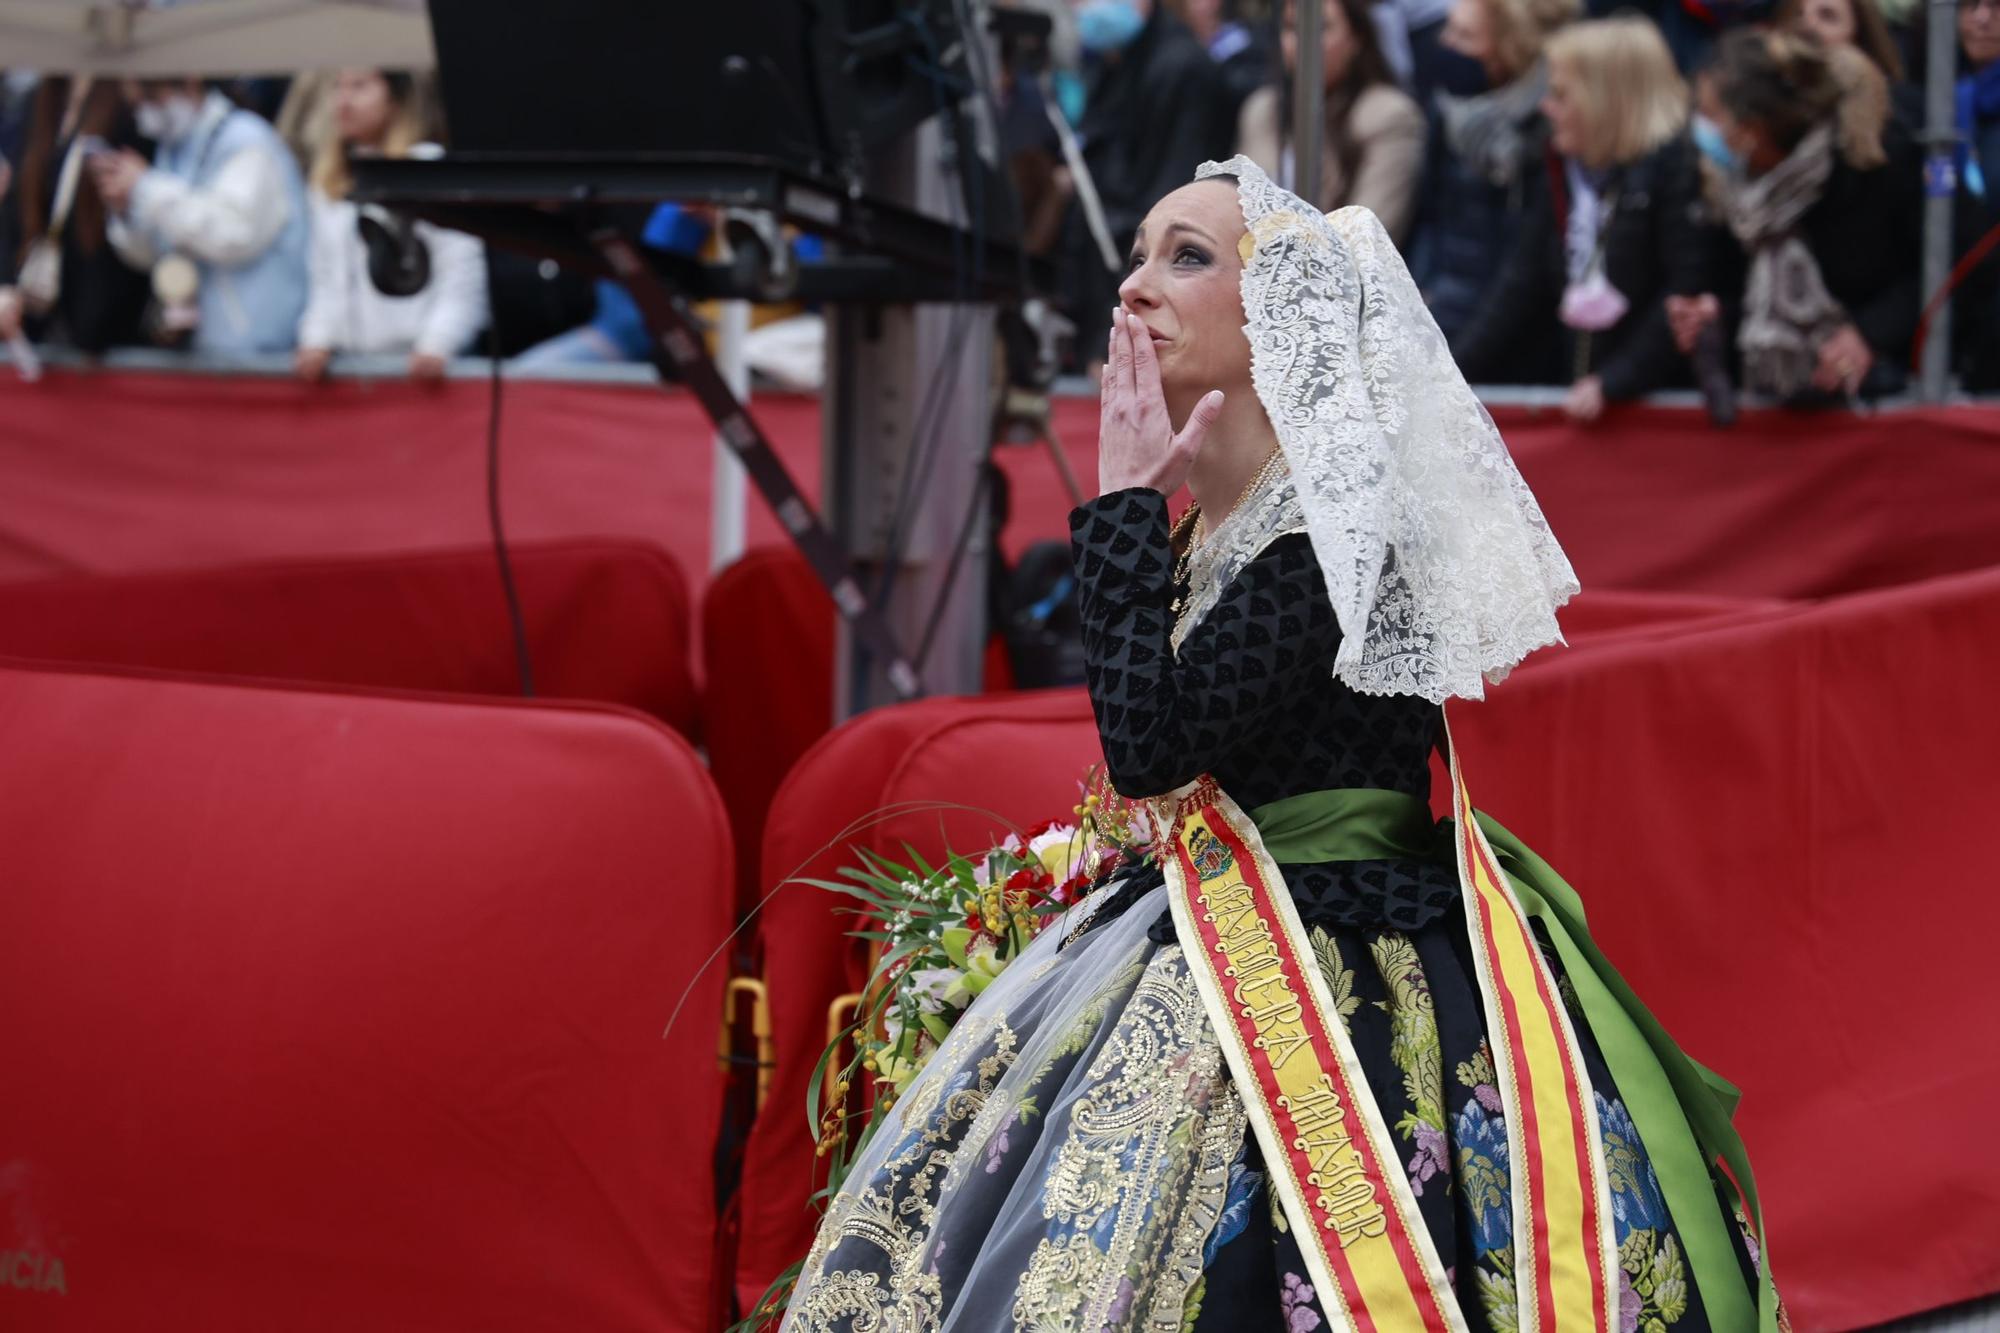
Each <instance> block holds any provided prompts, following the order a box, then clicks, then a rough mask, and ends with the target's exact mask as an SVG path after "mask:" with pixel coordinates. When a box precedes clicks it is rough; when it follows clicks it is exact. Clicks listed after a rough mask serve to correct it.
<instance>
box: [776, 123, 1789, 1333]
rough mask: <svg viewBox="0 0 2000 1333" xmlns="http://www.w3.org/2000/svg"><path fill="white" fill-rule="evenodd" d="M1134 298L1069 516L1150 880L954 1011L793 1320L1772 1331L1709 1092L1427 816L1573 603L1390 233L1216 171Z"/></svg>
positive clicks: (1042, 1326) (860, 1168)
mask: <svg viewBox="0 0 2000 1333" xmlns="http://www.w3.org/2000/svg"><path fill="white" fill-rule="evenodd" d="M1120 298H1121V303H1120V307H1119V309H1118V311H1117V312H1116V314H1115V317H1114V321H1113V330H1112V334H1111V342H1110V348H1109V358H1108V364H1107V369H1106V372H1105V384H1104V398H1103V430H1102V442H1101V450H1102V452H1101V462H1100V470H1101V483H1102V490H1103V494H1102V495H1101V496H1100V497H1099V498H1098V499H1097V500H1095V501H1094V502H1092V503H1090V504H1087V505H1084V506H1083V507H1081V508H1079V509H1078V510H1077V511H1076V512H1075V513H1074V514H1073V515H1072V516H1071V530H1072V533H1073V538H1074V547H1075V556H1076V567H1077V574H1078V578H1079V579H1080V580H1081V583H1082V588H1083V597H1082V609H1083V619H1084V636H1085V649H1086V652H1087V655H1088V662H1089V679H1090V693H1091V699H1092V703H1093V705H1094V707H1095V710H1096V716H1097V722H1098V728H1099V731H1100V732H1101V734H1102V739H1103V743H1104V758H1105V762H1106V766H1107V769H1108V772H1109V775H1110V777H1111V779H1112V781H1113V783H1114V784H1115V785H1116V786H1117V788H1118V790H1119V791H1120V792H1121V793H1123V794H1124V795H1126V796H1128V797H1143V798H1157V799H1155V800H1154V802H1153V806H1152V808H1153V809H1154V810H1155V811H1156V812H1157V814H1158V818H1159V822H1160V827H1161V829H1162V830H1163V833H1164V834H1165V836H1164V837H1163V839H1162V842H1161V851H1160V854H1159V855H1158V857H1157V859H1156V863H1148V864H1145V865H1141V866H1138V867H1136V868H1128V869H1127V870H1125V871H1123V872H1116V873H1114V874H1113V876H1112V877H1111V878H1110V879H1109V881H1108V882H1107V883H1105V884H1102V885H1100V886H1099V887H1098V888H1097V889H1096V890H1095V891H1094V892H1093V893H1092V894H1091V895H1090V896H1089V897H1087V898H1086V899H1085V900H1084V901H1083V902H1082V903H1081V904H1080V905H1079V906H1077V907H1075V908H1073V909H1071V911H1070V912H1069V914H1068V915H1066V916H1065V917H1064V918H1061V919H1059V920H1058V921H1056V922H1055V923H1054V924H1053V925H1051V926H1050V927H1049V928H1048V929H1047V930H1045V931H1044V932H1043V933H1042V934H1041V935H1040V936H1039V937H1038V938H1037V939H1036V940H1035V941H1034V943H1033V944H1032V945H1031V946H1030V947H1029V948H1028V949H1027V951H1026V952H1025V953H1023V954H1022V956H1021V957H1020V958H1019V959H1017V960H1016V961H1015V962H1014V963H1013V964H1012V965H1011V966H1010V967H1009V968H1008V969H1007V970H1006V971H1005V972H1004V973H1002V974H1001V976H1000V977H999V978H998V979H997V980H996V981H995V982H993V983H992V984H991V985H990V986H989V987H988V988H987V989H986V990H985V991H983V992H982V993H981V994H980V996H979V997H978V999H977V1000H976V1001H974V1003H973V1004H972V1005H971V1007H970V1008H969V1009H968V1010H967V1011H966V1012H965V1014H964V1015H963V1016H962V1017H961V1018H960V1020H959V1022H958V1024H957V1026H956V1027H955V1028H954V1029H953V1030H952V1032H951V1034H950V1036H949V1038H948V1039H947V1040H946V1041H945V1042H944V1043H943V1044H942V1045H941V1047H940V1048H939V1049H938V1051H937V1052H936V1053H935V1054H934V1055H933V1056H932V1058H931V1060H930V1062H929V1064H928V1065H927V1066H926V1067H925V1069H924V1070H923V1072H922V1073H921V1074H920V1075H919V1076H918V1077H917V1079H916V1082H915V1083H914V1084H913V1085H912V1086H911V1087H910V1089H909V1091H908V1093H907V1094H906V1095H905V1096H904V1097H903V1098H902V1099H901V1100H900V1101H899V1102H897V1104H896V1105H895V1106H894V1107H893V1108H891V1109H890V1110H889V1111H888V1112H887V1113H886V1114H885V1115H884V1116H883V1118H882V1119H881V1121H880V1123H879V1124H878V1125H877V1126H876V1127H875V1132H874V1134H873V1135H872V1137H871V1138H870V1139H869V1140H868V1142H867V1143H866V1145H865V1146H864V1147H863V1148H862V1149H861V1150H860V1152H859V1154H858V1155H857V1157H856V1159H855V1161H854V1163H853V1166H852V1169H851V1170H850V1172H849V1173H848V1175H847V1177H846V1180H845V1183H844V1185H843V1186H842V1188H841V1189H840V1190H839V1191H838V1193H837V1194H836V1195H835V1197H834V1198H833V1200H832V1202H831V1204H830V1206H829V1209H828V1213H827V1216H826V1219H825V1222H824V1224H823V1226H822V1227H821V1230H820V1233H819V1237H818V1239H817V1241H816V1242H815V1244H814V1246H813V1249H812V1251H811V1254H810V1255H809V1256H808V1258H807V1260H806V1262H805V1265H804V1268H803V1270H802V1273H801V1276H800V1278H799V1280H798V1283H797V1286H796V1288H795V1291H794V1294H793V1297H792V1301H791V1306H790V1309H789V1312H788V1314H787V1316H786V1325H785V1327H786V1328H787V1329H788V1330H799V1331H800V1333H835V1331H838V1333H901V1331H907V1333H930V1331H931V1330H966V1331H968V1333H970V1331H971V1330H982V1331H983V1330H1014V1329H1022V1330H1058V1329H1060V1330H1077V1331H1079V1333H1100V1330H1125V1329H1148V1330H1161V1331H1162V1333H1177V1331H1178V1330H1182V1329H1192V1330H1196V1333H1204V1331H1205V1330H1211V1329H1212V1330H1230V1331H1231V1333H1235V1331H1237V1330H1255V1329H1271V1330H1282V1331H1283V1333H1314V1330H1319V1329H1322V1328H1325V1329H1329V1330H1338V1329H1356V1330H1382V1331H1383V1333H1405V1331H1410V1333H1414V1331H1415V1330H1427V1329H1437V1330H1471V1329H1482V1330H1483V1329H1491V1330H1496V1331H1499V1333H1513V1330H1528V1329H1539V1330H1543V1331H1544V1333H1552V1331H1553V1330H1560V1329H1571V1328H1574V1329H1578V1330H1582V1329H1601V1330H1624V1331H1625V1333H1631V1330H1637V1329H1645V1330H1649V1331H1651V1333H1666V1331H1667V1330H1672V1331H1673V1333H1693V1331H1694V1330H1697V1329H1727V1330H1739V1329H1740V1330H1750V1329H1755V1328H1760V1327H1761V1328H1764V1329H1774V1328H1776V1327H1778V1326H1779V1324H1780V1320H1781V1315H1780V1313H1779V1311H1778V1307H1777V1302H1776V1298H1775V1295H1774V1294H1773V1293H1772V1291H1771V1288H1770V1284H1769V1282H1768V1280H1766V1279H1764V1278H1763V1277H1762V1276H1761V1273H1760V1272H1759V1268H1758V1265H1757V1263H1756V1261H1755V1260H1754V1259H1753V1258H1752V1257H1751V1256H1752V1254H1753V1253H1754V1243H1752V1242H1750V1241H1749V1240H1748V1239H1747V1235H1746V1231H1745V1229H1744V1228H1743V1227H1742V1226H1741V1225H1740V1222H1741V1218H1742V1213H1741V1211H1740V1210H1739V1209H1738V1208H1737V1207H1736V1206H1735V1203H1734V1200H1735V1197H1736V1196H1735V1195H1734V1194H1733V1193H1732V1192H1729V1191H1728V1190H1726V1189H1725V1187H1724V1186H1723V1185H1722V1184H1721V1183H1720V1181H1721V1180H1722V1177H1721V1176H1720V1175H1719V1174H1718V1173H1716V1172H1715V1170H1714V1164H1715V1162H1716V1161H1717V1160H1718V1159H1719V1158H1720V1159H1721V1160H1724V1161H1726V1162H1727V1163H1728V1165H1729V1167H1730V1169H1731V1174H1732V1175H1734V1177H1735V1178H1736V1180H1737V1181H1738V1182H1741V1183H1742V1184H1743V1185H1744V1186H1745V1187H1746V1190H1745V1193H1746V1195H1747V1197H1748V1199H1749V1202H1750V1209H1749V1211H1750V1213H1752V1214H1753V1215H1754V1213H1755V1195H1754V1187H1753V1186H1750V1184H1749V1171H1748V1165H1747V1163H1745V1162H1744V1161H1743V1160H1742V1153H1741V1145H1740V1143H1738V1142H1737V1141H1736V1139H1735V1136H1734V1134H1733V1133H1732V1132H1731V1131H1730V1129H1729V1125H1728V1115H1727V1110H1726V1108H1725V1096H1726V1094H1725V1093H1723V1092H1722V1091H1721V1090H1720V1089H1719V1085H1716V1084H1714V1083H1712V1082H1711V1081H1710V1080H1709V1079H1708V1078H1707V1076H1705V1075H1704V1074H1703V1073H1702V1072H1701V1071H1700V1070H1699V1069H1698V1067H1696V1066H1694V1065H1692V1063H1691V1062H1689V1061H1688V1060H1687V1058H1686V1057H1685V1056H1683V1055H1681V1054H1680V1052H1679V1051H1678V1050H1677V1049H1676V1048H1675V1047H1674V1046H1673V1044H1672V1042H1671V1041H1670V1040H1669V1039H1668V1038H1667V1037H1666V1034H1665V1033H1664V1032H1662V1031H1660V1029H1659V1026H1658V1024H1657V1023H1655V1022H1654V1021H1653V1020H1652V1019H1651V1017H1650V1015H1648V1014H1647V1013H1646V1011H1645V1010H1644V1008H1643V1006H1641V1005H1640V1004H1639V1003H1638V1001H1637V1000H1636V999H1635V998H1634V997H1632V995H1631V992H1630V991H1629V989H1627V988H1625V986H1624V984H1623V982H1622V981H1620V980H1619V979H1618V977H1617V974H1616V973H1615V972H1614V971H1612V970H1611V968H1610V967H1609V965H1608V964H1606V963H1605V962H1604V960H1603V958H1602V956H1601V955H1600V954H1599V953H1598V952H1597V950H1596V949H1595V947H1594V946H1593V945H1592V944H1591V943H1590V939H1589V935H1588V933H1587V931H1586V930H1585V928H1584V925H1583V918H1582V913H1581V909H1580V908H1579V907H1578V905H1577V903H1576V900H1575V896H1574V894H1573V893H1571V892H1570V890H1569V889H1568V888H1567V886H1565V885H1563V884H1562V882H1561V880H1560V879H1558V878H1556V876H1555V875H1554V874H1553V872H1551V871H1550V870H1549V869H1548V867H1547V866H1546V865H1545V864H1543V863H1542V862H1541V861H1540V860H1539V859H1537V858H1536V857H1535V856H1534V854H1533V853H1532V852H1530V851H1528V850H1527V849H1526V848H1525V847H1522V846H1521V845H1520V844H1519V843H1518V842H1517V841H1515V840H1514V839H1512V838H1511V837H1510V836H1508V835H1507V834H1506V832H1505V830H1504V829H1501V828H1500V827H1499V826H1498V825H1497V824H1494V823H1492V822H1491V821H1490V820H1488V819H1486V818H1485V817H1484V816H1472V813H1471V807H1470V805H1469V803H1467V801H1466V800H1465V797H1464V788H1463V784H1462V783H1461V782H1458V781H1457V779H1456V774H1457V770H1456V768H1455V767H1454V768H1453V770H1452V771H1453V774H1454V793H1453V807H1454V809H1455V811H1456V812H1457V815H1458V818H1456V819H1455V820H1453V821H1447V822H1445V823H1443V824H1438V823H1435V822H1434V821H1433V819H1432V817H1431V814H1430V811H1429V796H1430V777H1429V760H1430V755H1431V752H1432V750H1433V748H1434V746H1436V745H1438V744H1439V743H1440V742H1441V740H1443V739H1444V717H1443V711H1442V706H1443V703H1444V701H1445V700H1446V699H1447V698H1449V697H1451V696H1460V697H1472V698H1477V697H1479V696H1480V694H1481V692H1482V682H1484V681H1488V680H1494V679H1497V678H1498V677H1499V676H1500V675H1501V674H1503V673H1504V672H1505V671H1506V670H1507V669H1508V668H1510V667H1511V666H1513V665H1514V664H1515V663H1516V662H1518V661H1519V660H1520V659H1521V658H1522V657H1523V656H1525V655H1526V654H1527V653H1529V652H1531V651H1532V650H1534V649H1535V648H1537V647H1540V646H1542V645H1543V644H1546V643H1551V642H1554V641H1556V640H1557V638H1558V631H1557V626H1556V619H1555V611H1556V608H1557V607H1558V606H1559V605H1560V604H1561V603H1562V602H1564V601H1565V600H1566V599H1567V598H1568V597H1569V596H1570V595H1571V594H1572V593H1573V592H1574V591H1575V588H1576V584H1575V580H1574V578H1573V576H1572V574H1571V572H1570V568H1569V564H1568V562H1567V561H1566V560H1565V559H1564V557H1563V554H1562V552H1561V549H1560V548H1559V547H1558V546H1557V544H1556V542H1555V540H1554V538H1553V537H1552V536H1551V535H1550V533H1549V530H1548V528H1547V526H1546V524H1545V523H1544V522H1543V519H1542V516H1541V514H1540V511H1539V510H1538V509H1537V507H1536V505H1535V502H1534V499H1533V497H1532V496H1531V495H1530V494H1529V493H1528V490H1527V488H1526V486H1525V485H1524V484H1523V483H1522V481H1521V479H1520V476H1519V475H1518V474H1517V473H1516V472H1515V470H1514V467H1513V464H1512V462H1511V461H1510V460H1509V459H1508V457H1507V454H1506V450H1505V447H1504V446H1503V445H1502V443H1501V441H1500V439H1499V436H1498V434H1497V433H1496V432H1495V430H1494V427H1493V424H1492V422H1491V420H1490V419H1489V418H1488V417H1487V415H1486V414H1485V412H1484V411H1483V410H1482V409H1481V407H1480V406H1479V404H1478V402H1477V401H1476V400H1475V399H1474V397H1473V395H1472V393H1471V391H1470V390H1469V389H1468V388H1467V387H1466V384H1465V382H1464V380H1463V378H1462V377H1461V376H1460V375H1459V374H1458V372H1457V369H1456V367H1455V366H1454V365H1453V363H1452V361H1451V359H1450V356H1449V354H1448V352H1447V351H1446V349H1445V344H1444V341H1443V339H1442V338H1441V336H1440V335H1439V334H1438V331H1437V327H1436V325H1435V324H1434V323H1433V322H1432V320H1431V319H1430V317H1429V315H1428V313H1427V312H1426V311H1425V309H1424V306H1423V302H1422V300H1421V299H1420V298H1419V296H1418V294H1417V291H1416V288H1415V286H1414V284H1413V283H1412V282H1411V280H1410V277H1409V275H1408V273H1407V272H1406V271H1405V270H1404V268H1403V266H1402V262H1401V260H1400V259H1399V258H1398V257H1397V254H1396V251H1395V247H1394V246H1393V245H1392V244H1391V243H1390V241H1389V239H1388V237H1387V235H1386V234H1385V233H1384V231H1383V230H1382V227H1381V225H1380V224H1379V223H1378V222H1377V221H1376V219H1375V218H1374V216H1373V215H1372V214H1371V213H1369V212H1367V211H1366V210H1365V209H1360V208H1349V209H1344V210H1342V211H1340V212H1338V213H1335V214H1334V215H1332V216H1331V217H1322V216H1321V215H1320V214H1319V213H1318V212H1317V211H1315V210H1314V209H1313V208H1311V207H1310V206H1308V205H1307V204H1305V203H1304V202H1302V201H1301V200H1299V199H1298V198H1297V197H1295V196H1293V195H1292V194H1290V193H1288V192H1286V191H1284V190H1282V189H1280V188H1278V187H1277V186H1275V185H1273V184H1272V183H1271V182H1270V180H1269V179H1267V178H1266V177H1265V176H1264V174H1263V173H1262V172H1261V171H1259V170H1258V169H1257V168H1256V166H1254V165H1253V164H1252V163H1250V162H1249V161H1248V160H1247V159H1245V158H1241V157H1239V158H1235V159H1233V160H1231V161H1229V162H1226V163H1223V164H1221V165H1219V166H1218V165H1216V164H1213V163H1211V164H1208V165H1207V166H1205V167H1203V168H1202V171H1201V172H1200V174H1199V175H1198V177H1197V180H1196V181H1195V183H1193V184H1191V185H1188V186H1186V187H1184V188H1182V189H1180V190H1178V191H1176V192H1175V193H1173V194H1172V195H1169V196H1168V197H1167V198H1166V199H1165V200H1163V201H1162V202H1161V203H1160V204H1159V205H1158V206H1157V207H1156V208H1155V209H1154V210H1153V211H1152V213H1151V214H1150V215H1149V216H1148V217H1147V219H1146V220H1145V222H1144V224H1143V225H1142V226H1141V227H1140V229H1139V232H1138V235H1137V238H1136V242H1135V245H1134V249H1133V252H1132V261H1131V271H1130V274H1129V276H1128V277H1127V278H1126V279H1125V282H1124V285H1123V287H1122V288H1121V290H1120ZM1183 485H1186V486H1187V487H1188V488H1189V489H1190V491H1191V492H1192V493H1193V497H1194V500H1195V507H1194V508H1193V509H1191V510H1190V511H1189V512H1188V515H1187V517H1185V518H1184V519H1183V520H1182V522H1181V523H1180V524H1179V525H1178V527H1175V528H1173V529H1171V530H1170V527H1169V523H1168V508H1167V497H1168V496H1170V495H1173V494H1174V493H1175V492H1177V491H1178V490H1179V489H1180V488H1181V487H1182V486H1183ZM1246 812H1247V813H1246Z"/></svg>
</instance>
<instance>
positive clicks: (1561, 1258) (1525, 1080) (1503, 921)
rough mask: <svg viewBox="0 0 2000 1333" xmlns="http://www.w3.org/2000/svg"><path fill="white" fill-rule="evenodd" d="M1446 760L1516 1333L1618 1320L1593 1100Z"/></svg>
mask: <svg viewBox="0 0 2000 1333" xmlns="http://www.w3.org/2000/svg"><path fill="white" fill-rule="evenodd" d="M1446 740H1447V744H1448V748H1449V749H1450V753H1451V786H1452V813H1453V815H1454V829H1453V831H1454V835H1455V836H1454V839H1453V841H1454V842H1455V843H1456V851H1457V856H1458V878H1459V884H1460V886H1461V888H1462V890H1463V892H1464V895H1465V915H1466V926H1467V929H1468V931H1469V933H1470V935H1471V937H1472V957H1473V965H1474V970H1475V971H1477V973H1478V974H1479V989H1480V994H1481V997H1482V999H1483V1000H1484V1002H1485V1008H1486V1030H1487V1032H1488V1034H1490V1038H1491V1042H1492V1046H1493V1068H1494V1073H1495V1076H1496V1079H1497V1082H1498V1085H1499V1092H1500V1099H1501V1105H1502V1108H1503V1110H1504V1111H1505V1114H1506V1120H1507V1149H1508V1155H1509V1158H1510V1171H1509V1176H1510V1179H1511V1182H1512V1186H1513V1205H1514V1283H1515V1288H1514V1289H1515V1294H1516V1296H1517V1298H1518V1300H1519V1302H1520V1306H1519V1319H1520V1323H1519V1326H1520V1329H1521V1333H1530V1330H1537V1331H1539V1333H1570V1330H1577V1333H1582V1331H1583V1330H1594V1329H1608V1328H1612V1327H1614V1326H1615V1325H1616V1323H1617V1315H1618V1311H1617V1309H1616V1308H1615V1304H1616V1301H1617V1299H1618V1246H1617V1243H1616V1240H1615V1239H1614V1235H1613V1231H1612V1218H1611V1209H1610V1182H1609V1178H1608V1176H1607V1174H1606V1170H1605V1165H1604V1138H1603V1133H1602V1131H1601V1129H1600V1128H1599V1126H1598V1123H1597V1103H1596V1098H1595V1096H1594V1095H1593V1093H1592V1090H1591V1086H1590V1075H1589V1073H1588V1072H1587V1071H1586V1070H1585V1069H1584V1065H1583V1054H1582V1051H1581V1050H1580V1049H1579V1048H1578V1046H1577V1041H1576V1032H1575V1029H1574V1028H1573V1027H1572V1026H1571V1024H1570V1017H1569V1011H1568V1010H1567V1009H1566V1008H1565V1007H1564V1005H1563V1003H1562V1000H1561V997H1560V996H1559V995H1558V993H1557V991H1556V979H1555V974H1554V971H1553V970H1552V969H1551V968H1550V966H1549V964H1548V960H1547V959H1546V958H1544V957H1543V956H1542V951H1541V948H1540V945H1539V943H1538V942H1537V940H1536V938H1535V935H1534V932H1533V931H1532V930H1531V929H1530V928H1529V926H1528V916H1527V913H1526V912H1525V911H1523V910H1522V908H1521V904H1520V900H1519V899H1518V898H1516V897H1515V895H1514V891H1513V889H1512V887H1511V886H1509V884H1508V883H1507V876H1506V875H1505V874H1504V873H1502V872H1501V870H1500V868H1499V863H1498V862H1497V861H1496V860H1495V859H1494V856H1493V849H1492V847H1491V846H1489V845H1488V844H1487V841H1486V834H1485V833H1484V831H1482V830H1481V829H1480V827H1479V821H1478V820H1477V819H1476V818H1474V817H1473V811H1472V799H1471V797H1470V796H1468V795H1467V794H1466V790H1465V778H1464V775H1463V774H1462V773H1461V772H1460V769H1459V763H1458V750H1457V747H1455V746H1449V740H1450V731H1449V728H1447V731H1446Z"/></svg>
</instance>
